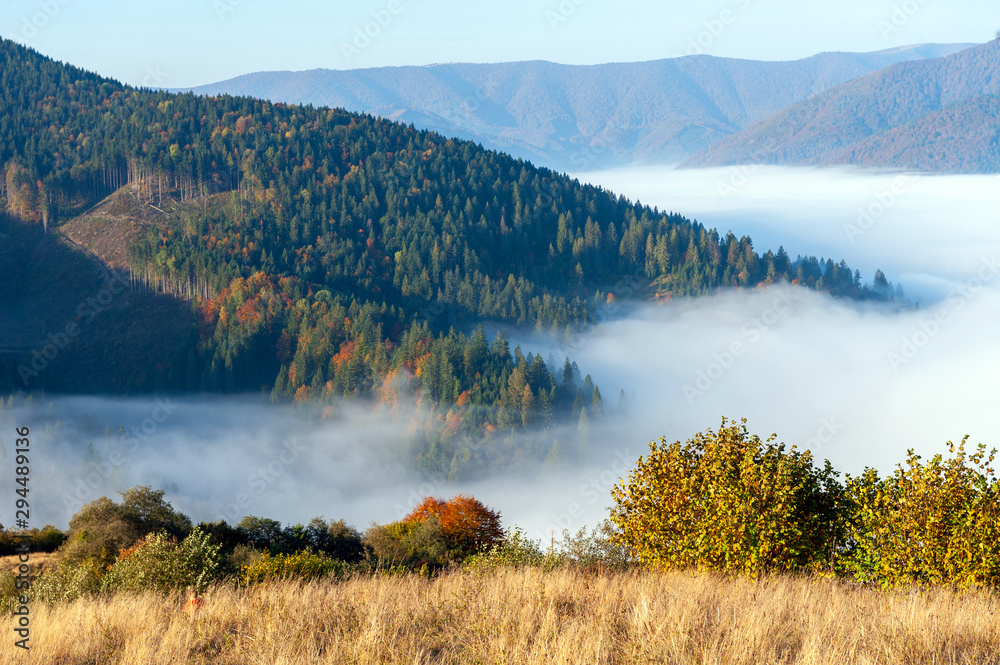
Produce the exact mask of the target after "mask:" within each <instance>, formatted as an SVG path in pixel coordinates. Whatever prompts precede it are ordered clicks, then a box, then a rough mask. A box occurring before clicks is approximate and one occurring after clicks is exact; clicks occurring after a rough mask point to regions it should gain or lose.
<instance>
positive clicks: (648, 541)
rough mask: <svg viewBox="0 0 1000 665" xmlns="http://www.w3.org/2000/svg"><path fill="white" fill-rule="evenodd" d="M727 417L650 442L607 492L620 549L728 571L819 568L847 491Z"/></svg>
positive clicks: (668, 562)
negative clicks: (683, 436) (680, 437)
mask: <svg viewBox="0 0 1000 665" xmlns="http://www.w3.org/2000/svg"><path fill="white" fill-rule="evenodd" d="M745 423H746V421H745V420H744V421H742V424H737V423H735V422H733V423H727V421H726V420H725V419H723V421H722V426H721V428H720V429H719V431H718V432H717V433H715V432H712V431H711V430H708V431H706V432H705V433H702V434H697V435H695V437H694V438H692V439H690V440H689V441H688V442H687V443H684V444H682V443H681V442H680V441H678V442H675V443H673V444H668V443H667V442H666V440H665V439H661V440H660V443H656V442H652V443H650V446H649V448H650V453H649V455H648V456H647V457H643V458H640V459H639V462H638V464H637V466H636V468H635V470H634V471H632V472H631V474H630V475H629V478H628V480H627V481H626V482H624V483H623V484H620V485H616V486H615V487H614V489H613V490H612V497H613V499H614V506H613V507H612V510H611V521H612V522H613V523H614V525H615V527H616V528H617V531H616V532H615V534H614V536H613V542H614V543H615V544H616V545H619V546H621V547H624V548H627V549H628V550H629V551H630V552H631V553H632V554H633V555H634V557H635V558H636V559H637V560H638V561H640V562H642V563H645V564H650V565H654V566H657V567H661V568H685V567H691V566H693V567H700V568H709V569H715V570H721V571H727V572H734V573H752V574H756V573H761V572H768V571H791V570H802V569H812V570H817V569H821V568H824V567H827V566H829V565H830V563H831V561H832V559H833V555H834V553H835V551H836V547H837V543H838V542H842V540H843V538H842V533H843V506H842V503H843V487H842V486H841V484H840V483H839V482H838V481H837V479H836V477H837V475H838V474H837V472H835V471H834V470H833V469H832V467H831V466H830V463H829V462H826V464H825V466H824V467H823V468H817V467H815V466H814V465H813V458H812V455H811V454H810V453H809V452H808V451H806V452H798V451H797V450H796V449H795V448H794V447H792V449H791V450H786V449H785V446H784V444H781V445H776V444H774V443H772V442H773V441H774V439H775V438H776V435H772V436H771V438H769V439H768V440H767V442H764V441H761V439H760V438H759V437H757V436H750V434H749V432H748V431H747V429H746V424H745Z"/></svg>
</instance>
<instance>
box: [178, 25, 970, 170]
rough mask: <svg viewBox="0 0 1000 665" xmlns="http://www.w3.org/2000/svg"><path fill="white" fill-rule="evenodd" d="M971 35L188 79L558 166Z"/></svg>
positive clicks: (657, 148) (676, 157)
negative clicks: (772, 53)
mask: <svg viewBox="0 0 1000 665" xmlns="http://www.w3.org/2000/svg"><path fill="white" fill-rule="evenodd" d="M967 46H969V45H964V44H952V45H935V44H927V45H918V46H910V47H903V48H897V49H889V50H886V51H880V52H875V53H822V54H819V55H816V56H813V57H811V58H806V59H803V60H796V61H789V62H758V61H751V60H737V59H729V58H717V57H712V56H703V55H696V56H687V57H681V58H675V59H668V60H659V61H653V62H638V63H613V64H603V65H595V66H570V65H559V64H554V63H550V62H512V63H502V64H446V65H431V66H426V67H380V68H373V69H357V70H347V71H335V70H324V69H317V70H312V71H305V72H261V73H256V74H247V75H245V76H240V77H238V78H234V79H231V80H228V81H223V82H220V83H214V84H211V85H205V86H200V87H197V88H194V89H193V91H194V92H196V93H198V94H223V93H225V94H232V95H247V96H252V97H258V98H263V99H269V100H271V101H274V102H285V103H300V104H312V105H314V106H330V107H341V108H345V109H347V110H349V111H356V112H364V113H370V114H373V115H376V116H380V117H384V118H390V119H393V120H399V121H402V122H407V123H410V122H412V123H413V124H414V125H415V126H416V127H418V128H422V129H430V130H434V131H438V132H440V133H442V134H445V135H448V136H455V137H460V138H465V139H470V140H474V141H477V142H480V143H482V144H483V145H484V146H487V147H490V148H495V149H499V150H503V151H506V152H509V153H510V154H512V155H515V156H520V157H524V158H525V159H530V160H532V161H534V162H536V163H540V164H544V165H547V166H551V167H553V168H557V169H565V170H571V171H580V170H585V169H589V168H596V167H606V166H612V165H616V164H623V163H631V162H636V161H638V162H656V163H676V162H679V161H681V160H682V159H683V158H685V157H687V156H689V155H691V154H693V153H696V152H698V151H699V150H702V149H704V148H706V147H708V146H709V145H711V144H713V143H715V142H716V141H719V140H720V139H723V138H725V137H726V136H729V135H731V134H733V133H735V132H737V131H739V130H740V129H742V128H744V127H746V126H747V125H749V124H751V123H754V122H756V121H758V120H761V119H763V118H765V117H767V116H769V115H771V114H773V113H775V112H777V111H779V110H781V109H783V108H785V107H786V106H789V105H791V104H794V103H796V102H798V101H801V100H803V99H806V98H808V97H810V96H811V95H813V94H814V93H815V92H817V91H821V90H825V89H827V88H829V87H832V86H835V85H838V84H841V83H843V82H845V81H849V80H851V79H855V78H857V77H860V76H863V75H866V74H869V73H871V72H874V71H877V70H879V69H882V68H883V67H886V66H888V65H891V64H893V63H898V62H904V61H914V60H922V59H924V58H935V57H939V56H941V55H943V54H947V53H953V52H955V51H958V50H961V49H963V48H966V47H967Z"/></svg>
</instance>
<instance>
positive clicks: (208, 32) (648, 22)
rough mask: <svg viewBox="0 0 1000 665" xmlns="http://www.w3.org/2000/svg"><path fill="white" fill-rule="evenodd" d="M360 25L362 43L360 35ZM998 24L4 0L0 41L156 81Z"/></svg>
mask: <svg viewBox="0 0 1000 665" xmlns="http://www.w3.org/2000/svg"><path fill="white" fill-rule="evenodd" d="M379 18H381V23H382V25H380V24H379V23H377V22H376V20H377V19H379ZM366 28H367V29H368V32H369V33H370V34H371V35H373V36H371V37H368V36H362V37H358V33H359V31H364V30H365V29H366ZM997 29H1000V3H997V2H996V0H951V1H950V2H943V1H942V0H840V1H838V2H830V1H829V0H824V1H823V2H816V1H815V0H708V1H698V2H694V1H683V2H682V1H670V0H668V1H666V2H664V1H663V0H660V1H659V2H656V1H653V0H503V2H499V1H497V2H489V3H486V2H469V1H465V2H460V1H458V0H355V1H350V2H348V1H346V0H327V1H326V2H317V1H313V0H299V1H292V2H288V1H286V2H276V1H275V0H128V1H125V0H100V2H98V1H97V0H4V8H3V12H2V16H0V35H2V36H3V37H5V38H10V39H15V40H17V41H19V42H22V43H25V44H28V45H30V46H32V47H34V48H36V49H38V50H39V51H41V52H42V53H45V54H47V55H51V56H53V57H55V58H57V59H60V60H65V61H69V62H72V63H73V64H76V65H79V66H82V67H85V68H87V69H92V70H96V71H98V72H100V73H101V74H104V75H107V76H112V77H115V78H117V79H120V80H123V81H125V82H127V83H132V84H146V85H156V86H165V87H181V86H191V85H199V84H202V83H210V82H213V81H218V80H221V79H225V78H230V77H232V76H237V75H239V74H245V73H247V72H253V71H261V70H275V69H295V70H301V69H312V68H317V67H324V68H329V69H350V68H356V67H375V66H382V65H424V64H430V63H436V62H499V61H509V60H535V59H541V60H551V61H555V62H562V63H570V64H593V63H599V62H614V61H617V62H622V61H634V60H652V59H658V58H668V57H673V56H677V55H683V54H685V53H690V52H699V51H700V52H704V53H709V54H711V55H719V56H728V57H743V58H754V59H769V60H788V59H794V58H800V57H806V56H809V55H813V54H815V53H818V52H821V51H838V50H839V51H873V50H880V49H884V48H889V47H893V46H900V45H904V44H914V43H925V42H939V43H945V42H985V41H987V40H989V39H992V38H993V37H994V35H995V34H996V31H997ZM365 40H368V43H366V42H365Z"/></svg>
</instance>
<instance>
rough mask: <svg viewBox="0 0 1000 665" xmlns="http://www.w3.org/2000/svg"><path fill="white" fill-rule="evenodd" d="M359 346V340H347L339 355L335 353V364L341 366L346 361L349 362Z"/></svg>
mask: <svg viewBox="0 0 1000 665" xmlns="http://www.w3.org/2000/svg"><path fill="white" fill-rule="evenodd" d="M357 346H358V342H357V340H351V341H350V342H347V343H346V344H344V345H343V346H341V347H340V351H338V352H337V355H335V356H334V357H333V358H332V361H333V364H334V366H335V367H340V366H341V365H343V364H344V363H346V362H349V361H350V360H351V358H352V357H353V356H354V350H355V349H356V348H357Z"/></svg>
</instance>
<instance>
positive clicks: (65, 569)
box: [30, 559, 105, 604]
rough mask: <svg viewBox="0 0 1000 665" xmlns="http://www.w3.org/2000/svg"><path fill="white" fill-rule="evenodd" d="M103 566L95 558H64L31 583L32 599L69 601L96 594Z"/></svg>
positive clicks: (99, 585) (47, 601)
mask: <svg viewBox="0 0 1000 665" xmlns="http://www.w3.org/2000/svg"><path fill="white" fill-rule="evenodd" d="M104 570H105V566H104V565H103V564H102V563H101V562H100V561H98V560H97V559H86V560H84V561H80V562H78V563H72V562H69V561H66V560H63V561H60V562H59V565H58V566H56V567H55V568H53V569H52V570H48V571H46V572H44V573H42V574H40V575H39V576H38V577H36V578H35V581H34V582H32V583H31V591H30V596H31V598H32V600H37V601H39V602H43V603H48V604H52V603H57V602H64V603H70V602H73V601H74V600H76V599H78V598H80V597H82V596H89V595H92V594H96V593H98V592H99V591H100V589H101V574H102V572H103V571H104Z"/></svg>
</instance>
